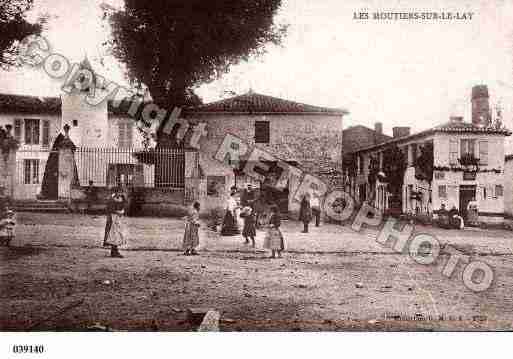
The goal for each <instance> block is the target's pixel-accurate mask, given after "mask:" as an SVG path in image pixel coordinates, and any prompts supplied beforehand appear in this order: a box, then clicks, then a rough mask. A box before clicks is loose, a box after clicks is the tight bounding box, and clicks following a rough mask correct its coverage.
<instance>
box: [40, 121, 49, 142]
mask: <svg viewBox="0 0 513 359" xmlns="http://www.w3.org/2000/svg"><path fill="white" fill-rule="evenodd" d="M42 144H43V146H44V147H48V146H49V145H50V121H48V120H43V136H42Z"/></svg>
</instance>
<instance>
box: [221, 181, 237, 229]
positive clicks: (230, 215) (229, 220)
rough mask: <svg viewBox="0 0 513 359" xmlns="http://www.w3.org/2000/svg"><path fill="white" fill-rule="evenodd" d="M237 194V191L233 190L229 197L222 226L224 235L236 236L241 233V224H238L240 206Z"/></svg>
mask: <svg viewBox="0 0 513 359" xmlns="http://www.w3.org/2000/svg"><path fill="white" fill-rule="evenodd" d="M235 195H236V192H235V191H234V190H232V191H231V194H230V198H228V203H227V206H226V215H225V216H224V220H223V226H222V227H221V235H222V236H236V235H239V234H240V230H239V226H238V225H237V208H239V206H238V205H237V201H236V200H235Z"/></svg>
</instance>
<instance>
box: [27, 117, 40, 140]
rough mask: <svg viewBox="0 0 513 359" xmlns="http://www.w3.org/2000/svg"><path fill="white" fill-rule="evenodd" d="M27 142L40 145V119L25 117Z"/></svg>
mask: <svg viewBox="0 0 513 359" xmlns="http://www.w3.org/2000/svg"><path fill="white" fill-rule="evenodd" d="M25 144H27V145H39V120H38V119H33V118H26V119H25Z"/></svg>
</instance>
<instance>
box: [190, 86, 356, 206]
mask: <svg viewBox="0 0 513 359" xmlns="http://www.w3.org/2000/svg"><path fill="white" fill-rule="evenodd" d="M347 113H348V112H347V111H346V110H343V109H332V108H325V107H317V106H312V105H306V104H302V103H297V102H293V101H288V100H284V99H280V98H276V97H271V96H266V95H262V94H258V93H254V92H252V91H250V92H248V93H246V94H244V95H240V96H236V97H233V98H228V99H225V100H221V101H217V102H213V103H208V104H205V105H201V106H198V107H194V108H189V109H185V110H183V111H182V117H183V118H184V119H187V121H189V122H190V123H196V124H197V123H206V136H204V137H203V138H202V139H201V142H200V150H199V153H200V163H199V164H200V167H201V170H202V172H203V174H204V176H205V177H206V179H207V188H208V191H207V192H208V193H207V200H206V201H205V204H206V205H207V206H210V207H214V206H224V204H225V200H226V195H227V194H228V192H229V191H228V189H229V188H230V187H232V186H237V187H242V186H243V185H244V184H245V183H248V182H250V183H253V184H254V185H255V186H257V187H259V186H260V185H261V182H262V181H259V180H255V179H254V178H249V177H248V176H246V175H245V174H244V172H243V171H240V168H239V170H237V169H236V170H235V171H234V169H233V166H231V165H228V164H227V163H221V162H220V161H218V160H216V159H215V158H214V157H215V153H216V151H217V150H218V148H219V146H220V145H221V144H222V143H223V140H224V139H225V137H226V136H227V135H229V134H230V135H233V136H236V137H238V138H240V139H242V140H243V141H244V142H245V143H246V144H247V145H248V146H249V147H250V148H258V149H261V150H263V151H265V152H266V153H269V154H270V155H272V156H273V157H275V158H277V159H280V160H283V161H285V162H287V163H289V164H291V165H293V166H296V167H298V168H300V169H301V170H302V171H305V172H309V173H312V174H314V175H315V176H319V177H321V178H323V179H324V180H326V181H328V182H329V179H330V178H331V179H333V178H334V177H337V176H338V177H339V178H340V164H341V153H342V118H343V116H344V115H345V114H347ZM247 160H248V158H241V163H245V161H247ZM270 162H273V161H270ZM268 165H270V166H272V165H273V164H272V163H268ZM260 167H262V165H261V164H260ZM298 180H299V179H295V178H294V179H291V180H290V181H289V183H287V184H286V188H284V193H285V195H286V196H287V197H286V198H285V202H286V204H285V206H284V208H282V210H284V211H285V210H291V211H296V210H297V208H298V203H296V202H295V201H294V200H292V195H293V194H294V191H295V189H296V188H297V186H298ZM216 183H217V184H216ZM331 184H332V185H335V184H334V183H331ZM219 185H220V186H221V187H220V188H222V190H220V191H214V190H211V189H213V188H215V187H217V188H219Z"/></svg>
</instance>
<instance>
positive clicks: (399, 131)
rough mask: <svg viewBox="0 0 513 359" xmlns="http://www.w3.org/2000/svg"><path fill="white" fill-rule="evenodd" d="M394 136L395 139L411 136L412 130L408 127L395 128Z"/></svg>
mask: <svg viewBox="0 0 513 359" xmlns="http://www.w3.org/2000/svg"><path fill="white" fill-rule="evenodd" d="M392 135H393V136H394V138H399V137H405V136H409V135H410V128H409V127H406V126H399V127H393V128H392Z"/></svg>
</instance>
